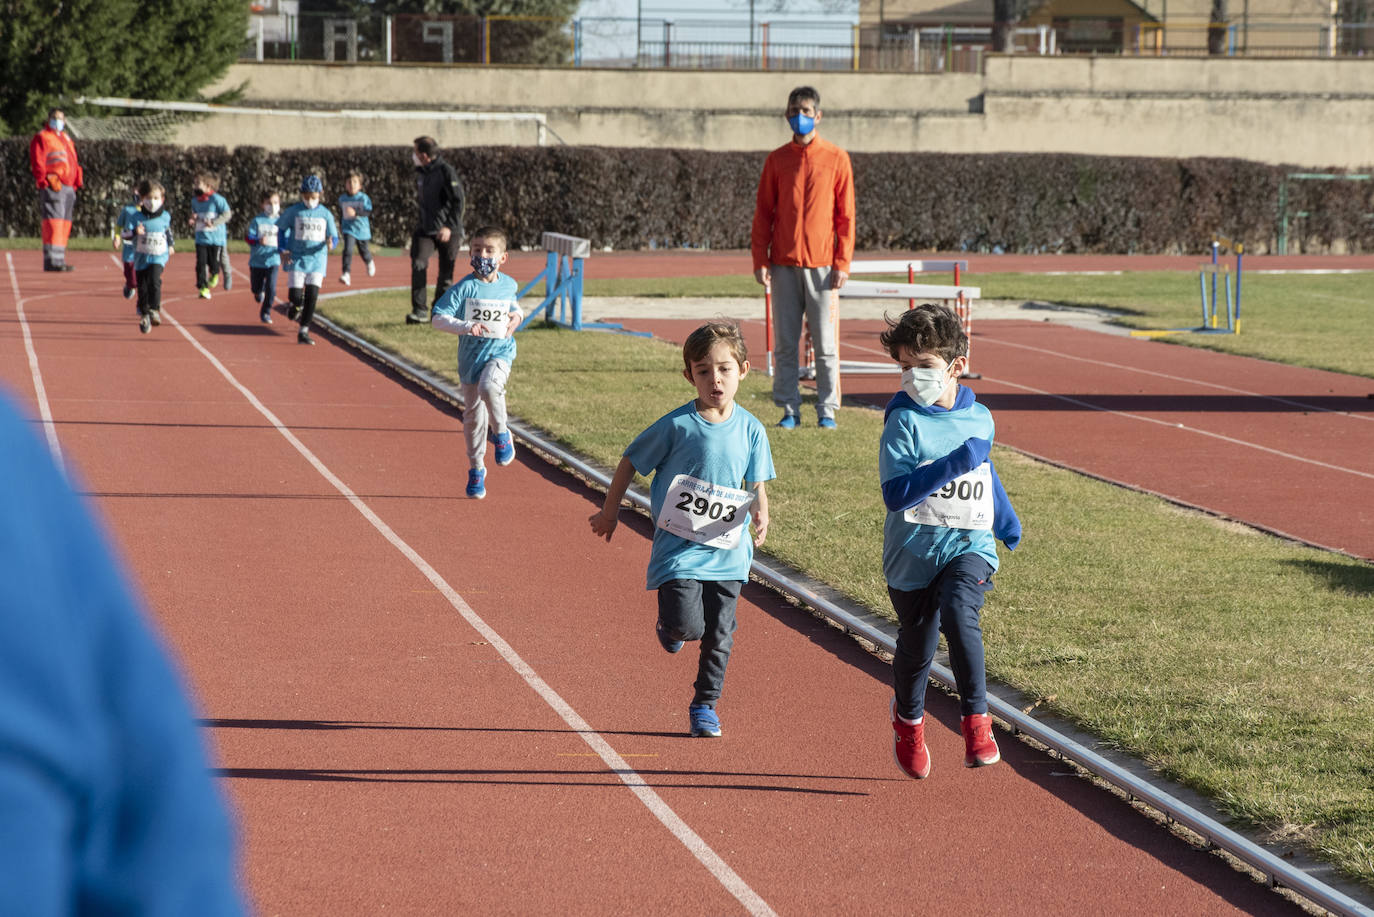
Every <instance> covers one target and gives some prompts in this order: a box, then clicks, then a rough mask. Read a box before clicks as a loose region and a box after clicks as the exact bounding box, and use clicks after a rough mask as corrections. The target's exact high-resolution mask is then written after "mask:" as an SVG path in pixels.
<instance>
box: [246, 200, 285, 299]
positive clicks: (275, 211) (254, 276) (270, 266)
mask: <svg viewBox="0 0 1374 917" xmlns="http://www.w3.org/2000/svg"><path fill="white" fill-rule="evenodd" d="M280 216H281V196H280V195H278V194H277V192H275V191H268V192H265V193H264V194H263V196H262V210H261V211H260V212H259V213H258V215H257V216H255V217H253V219H252V220H250V221H249V223H248V232H247V233H245V234H244V237H243V240H244V241H245V242H247V243H248V246H249V247H248V286H249V288H250V289H251V290H252V291H253V300H254V302H257V303H258V304H259V305H260V306H261V308H260V309H259V310H258V319H259V320H261V321H262V322H263V323H264V324H267V325H270V324H272V306H273V305H274V304H275V301H276V298H277V268H278V267H279V266H280V265H281V252H279V251H277V218H278V217H280Z"/></svg>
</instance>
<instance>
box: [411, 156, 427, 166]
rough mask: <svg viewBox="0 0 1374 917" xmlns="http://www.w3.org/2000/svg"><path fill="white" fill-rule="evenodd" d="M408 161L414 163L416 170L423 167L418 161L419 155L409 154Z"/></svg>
mask: <svg viewBox="0 0 1374 917" xmlns="http://www.w3.org/2000/svg"><path fill="white" fill-rule="evenodd" d="M410 161H411V162H413V163H415V166H416V168H419V167H420V166H422V165H424V163H423V162H421V161H420V154H419V153H411V154H410Z"/></svg>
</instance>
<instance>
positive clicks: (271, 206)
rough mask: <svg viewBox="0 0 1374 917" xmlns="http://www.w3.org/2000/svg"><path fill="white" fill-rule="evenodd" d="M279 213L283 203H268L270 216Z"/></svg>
mask: <svg viewBox="0 0 1374 917" xmlns="http://www.w3.org/2000/svg"><path fill="white" fill-rule="evenodd" d="M279 213H281V204H268V205H267V215H268V216H276V215H277V214H279Z"/></svg>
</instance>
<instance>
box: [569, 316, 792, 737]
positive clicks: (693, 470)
mask: <svg viewBox="0 0 1374 917" xmlns="http://www.w3.org/2000/svg"><path fill="white" fill-rule="evenodd" d="M682 360H683V363H684V364H685V369H684V370H683V373H682V374H683V376H685V377H686V378H687V381H689V382H691V383H692V384H693V385H694V386H696V390H697V397H696V400H694V401H690V402H688V403H687V404H685V405H683V406H682V407H680V408H678V409H677V410H675V411H672V412H671V413H668V414H666V415H664V416H663V417H661V418H659V419H658V420H657V421H655V422H654V424H653V425H652V426H650V427H649V428H648V429H647V430H645V431H644V432H643V433H641V434H639V436H637V437H636V438H635V440H634V442H632V443H630V446H629V448H627V449H626V450H625V453H624V457H623V458H622V459H621V460H620V465H619V467H617V468H616V471H615V477H614V478H613V479H612V480H611V486H610V488H609V489H608V490H607V491H606V502H605V504H604V505H603V506H602V508H601V511H600V512H599V513H594V514H593V515H592V517H591V520H590V521H591V527H592V532H593V533H594V534H596V535H598V536H600V537H602V538H605V539H606V540H607V541H610V540H611V535H612V534H613V533H614V532H615V528H616V524H617V522H618V520H619V514H620V501H621V499H622V498H623V497H624V496H625V489H626V488H627V487H629V485H630V480H631V478H633V477H634V474H635V472H639V473H640V474H643V475H648V474H650V473H652V474H653V476H654V480H653V484H652V486H651V487H650V494H649V496H650V500H649V502H650V508H651V511H652V513H653V517H654V520H655V522H656V525H657V527H656V528H655V530H654V543H653V549H652V551H651V552H650V555H649V571H648V576H647V588H649V589H657V590H658V621H657V623H656V624H655V627H654V630H655V633H656V634H657V636H658V642H659V644H660V645H661V646H662V647H663V648H664V649H665V650H667V651H668V652H670V653H676V652H678V651H679V650H681V649H682V645H683V642H684V641H686V640H700V641H701V653H700V655H699V657H698V661H697V679H696V683H695V685H694V688H695V693H694V694H693V696H692V702H691V704H690V705H689V706H688V708H687V718H688V722H689V724H690V726H691V734H692V735H694V736H719V735H720V733H721V729H720V717H719V716H718V715H717V714H716V704H717V703H718V702H719V701H720V694H721V688H722V686H723V685H724V682H725V666H726V664H727V663H728V662H729V661H730V650H731V647H732V646H733V645H734V633H735V605H736V603H737V602H738V601H739V594H740V589H741V588H742V587H743V586H744V583H745V582H746V581H747V580H748V579H749V567H750V565H751V564H752V563H753V560H754V548H755V547H758V546H761V545H762V544H763V540H764V538H765V536H766V535H767V534H768V522H769V519H768V495H767V493H766V491H765V490H764V482H765V481H771V480H772V479H773V477H774V472H773V454H772V450H771V449H770V448H769V446H768V436H767V433H766V432H765V431H764V428H763V424H761V423H759V421H758V419H757V418H756V417H754V415H753V414H750V413H749V412H748V411H746V410H745V409H744V408H742V407H740V406H739V405H738V404H736V403H735V393H736V392H737V391H738V390H739V384H740V380H741V379H743V378H744V377H745V376H746V375H748V373H749V352H748V350H747V348H746V347H745V344H744V337H743V335H741V334H740V330H739V328H738V327H737V326H735V325H733V324H729V323H726V322H708V323H707V324H705V325H702V326H701V327H700V328H698V329H697V330H696V331H693V332H692V333H691V335H689V336H688V338H687V341H686V343H684V344H683V346H682ZM751 521H752V522H753V523H754V530H755V533H756V534H755V536H754V538H753V539H752V540H751V539H750V538H749V531H748V529H749V523H750V522H751Z"/></svg>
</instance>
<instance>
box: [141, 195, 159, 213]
mask: <svg viewBox="0 0 1374 917" xmlns="http://www.w3.org/2000/svg"><path fill="white" fill-rule="evenodd" d="M161 208H162V198H160V197H145V198H144V199H143V209H144V210H147V211H148V212H149V213H157V212H158V210H160V209H161Z"/></svg>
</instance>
